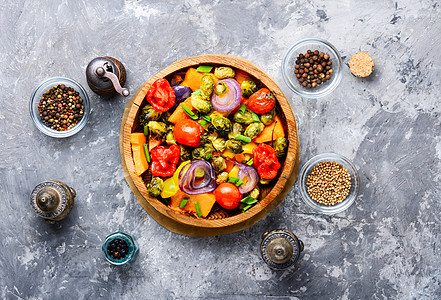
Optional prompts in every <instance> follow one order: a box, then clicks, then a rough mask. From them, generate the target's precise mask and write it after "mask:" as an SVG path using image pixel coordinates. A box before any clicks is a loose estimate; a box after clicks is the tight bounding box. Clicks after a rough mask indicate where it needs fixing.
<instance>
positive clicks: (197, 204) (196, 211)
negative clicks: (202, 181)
mask: <svg viewBox="0 0 441 300" xmlns="http://www.w3.org/2000/svg"><path fill="white" fill-rule="evenodd" d="M184 199H187V200H184ZM215 202H216V198H215V196H214V194H213V193H203V194H196V195H188V194H186V193H184V192H182V191H181V190H178V191H177V192H176V194H175V195H173V196H172V197H171V198H170V208H171V209H173V210H175V211H179V212H186V213H189V214H192V215H194V216H197V217H198V218H205V217H206V216H208V214H209V213H210V211H211V209H212V208H213V205H214V203H215Z"/></svg>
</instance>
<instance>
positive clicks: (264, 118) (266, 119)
mask: <svg viewBox="0 0 441 300" xmlns="http://www.w3.org/2000/svg"><path fill="white" fill-rule="evenodd" d="M275 117H276V109H275V108H273V109H272V110H270V111H269V112H267V113H264V114H261V115H260V121H261V122H262V123H263V125H265V126H267V125H269V124H271V123H272V122H273V121H274V118H275Z"/></svg>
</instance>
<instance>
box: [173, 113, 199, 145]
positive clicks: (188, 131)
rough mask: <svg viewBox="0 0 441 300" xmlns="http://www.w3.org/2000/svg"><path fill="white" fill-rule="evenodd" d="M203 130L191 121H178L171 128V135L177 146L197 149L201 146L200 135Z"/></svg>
mask: <svg viewBox="0 0 441 300" xmlns="http://www.w3.org/2000/svg"><path fill="white" fill-rule="evenodd" d="M202 133H204V128H203V127H202V126H201V125H200V124H199V123H197V122H195V121H193V120H188V119H184V120H181V121H178V123H176V125H175V127H174V128H173V134H174V136H175V139H176V141H177V142H178V143H179V144H183V145H186V146H190V147H197V146H199V145H200V144H201V134H202Z"/></svg>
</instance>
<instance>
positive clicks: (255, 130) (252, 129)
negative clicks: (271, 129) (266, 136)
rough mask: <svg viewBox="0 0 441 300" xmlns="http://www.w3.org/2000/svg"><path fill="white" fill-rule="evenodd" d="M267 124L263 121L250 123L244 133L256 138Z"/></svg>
mask: <svg viewBox="0 0 441 300" xmlns="http://www.w3.org/2000/svg"><path fill="white" fill-rule="evenodd" d="M264 127H265V126H264V125H263V124H262V123H253V124H250V125H248V127H247V129H245V132H244V133H243V135H245V136H247V137H249V138H250V139H254V138H256V137H258V136H259V135H260V134H261V133H262V131H263V128H264Z"/></svg>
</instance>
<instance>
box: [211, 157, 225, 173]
mask: <svg viewBox="0 0 441 300" xmlns="http://www.w3.org/2000/svg"><path fill="white" fill-rule="evenodd" d="M211 165H212V166H213V169H214V171H215V172H216V174H217V173H220V172H222V171H223V170H225V169H226V168H227V164H226V163H225V159H224V158H223V157H222V156H216V157H215V158H213V159H212V160H211Z"/></svg>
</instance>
